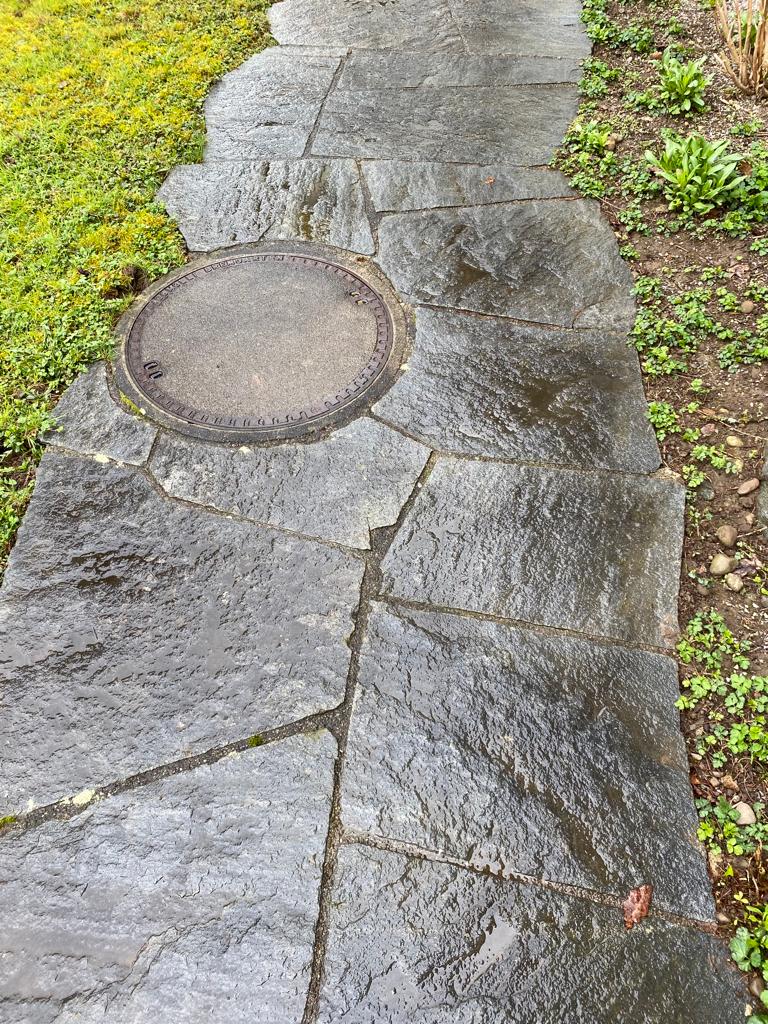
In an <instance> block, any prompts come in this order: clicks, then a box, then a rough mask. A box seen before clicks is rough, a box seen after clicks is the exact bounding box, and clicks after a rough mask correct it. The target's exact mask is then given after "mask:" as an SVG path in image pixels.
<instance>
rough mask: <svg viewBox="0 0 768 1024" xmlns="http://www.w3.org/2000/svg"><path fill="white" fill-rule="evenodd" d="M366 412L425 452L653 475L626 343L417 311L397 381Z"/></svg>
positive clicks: (648, 434) (655, 454)
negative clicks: (412, 336) (405, 365)
mask: <svg viewBox="0 0 768 1024" xmlns="http://www.w3.org/2000/svg"><path fill="white" fill-rule="evenodd" d="M374 411H375V412H376V413H377V414H378V415H380V416H382V417H383V418H384V419H386V420H388V421H390V422H392V423H395V424H397V425H398V426H400V427H402V428H404V429H406V430H408V432H409V433H411V434H413V435H415V436H416V437H418V438H420V439H421V440H422V441H424V442H425V443H426V444H429V445H430V447H432V448H439V449H442V450H443V451H453V452H462V453H465V454H467V455H490V456H497V457H501V458H510V459H520V460H523V461H527V462H548V463H554V464H558V465H572V466H583V467H585V468H587V469H601V468H602V469H625V470H629V471H633V472H640V473H643V472H652V471H653V470H655V469H657V468H658V465H659V450H658V447H657V445H656V439H655V437H654V435H653V431H652V429H651V426H650V424H649V422H648V417H647V415H646V412H647V405H646V401H645V395H644V393H643V385H642V382H641V380H640V373H639V368H638V363H637V355H636V354H635V352H634V351H632V350H631V349H630V348H629V346H628V344H627V338H626V335H623V334H617V333H614V332H607V331H606V332H598V331H552V330H548V329H544V328H537V327H532V326H530V325H518V324H514V323H511V322H509V321H505V320H497V319H486V318H481V317H477V316H467V315H463V314H459V313H448V312H443V311H437V310H426V309H420V310H418V311H417V317H416V340H415V344H414V348H413V352H412V353H411V356H410V358H409V360H408V372H407V373H405V374H403V375H402V377H401V378H400V379H399V381H398V382H397V383H396V384H395V385H394V387H393V388H392V390H391V391H389V392H388V393H387V394H386V395H384V397H383V398H382V399H381V400H380V401H379V402H378V403H377V405H376V406H375V409H374Z"/></svg>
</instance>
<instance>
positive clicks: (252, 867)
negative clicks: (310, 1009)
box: [0, 733, 336, 1024]
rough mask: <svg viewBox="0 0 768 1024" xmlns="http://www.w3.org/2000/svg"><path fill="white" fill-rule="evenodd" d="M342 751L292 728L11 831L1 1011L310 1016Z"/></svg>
mask: <svg viewBox="0 0 768 1024" xmlns="http://www.w3.org/2000/svg"><path fill="white" fill-rule="evenodd" d="M335 753H336V745H335V743H334V741H333V739H332V738H331V736H330V735H329V734H328V733H321V734H319V735H318V736H316V737H313V738H310V737H307V736H300V737H294V738H292V739H288V740H284V741H283V742H280V743H276V744H270V745H269V746H266V747H262V748H261V749H259V750H255V751H249V752H248V753H244V754H240V755H236V756H234V757H228V758H225V759H224V760H223V761H219V762H218V763H216V764H213V765H210V766H204V767H201V768H197V769H196V770H194V771H192V772H185V773H182V774H181V775H176V776H173V777H171V778H169V779H164V780H162V781H159V782H155V783H152V784H150V785H148V786H146V787H144V788H142V789H138V790H133V791H130V792H126V793H123V794H122V795H120V796H116V797H113V798H111V799H109V800H105V801H102V802H99V803H97V804H95V805H94V806H93V807H92V808H89V809H88V810H86V811H84V812H82V813H80V814H78V815H77V816H76V817H75V818H73V819H71V820H70V821H62V822H58V821H51V822H48V823H47V824H45V825H43V826H42V827H40V828H39V829H36V830H34V831H30V832H26V833H23V834H21V835H19V836H13V837H6V838H4V839H2V840H0V875H1V876H2V878H3V880H4V884H3V885H2V886H1V887H0V921H1V922H2V923H0V961H2V963H3V971H2V975H0V1018H2V1020H3V1021H4V1022H6V1024H53V1022H54V1021H55V1022H56V1024H74V1022H75V1021H79V1022H82V1024H89V1022H96V1021H99V1022H105V1024H110V1022H111V1024H139V1022H141V1024H145V1022H148V1021H153V1020H155V1021H161V1020H171V1019H173V1020H180V1021H202V1020H215V1021H224V1020H226V1021H227V1022H246V1021H253V1020H264V1021H266V1020H270V1021H275V1022H280V1024H295V1022H298V1021H299V1020H300V1019H301V1015H302V1012H303V1009H304V1004H305V1001H306V996H307V988H308V984H309V975H310V963H311V958H312V946H313V942H314V931H315V923H316V920H317V913H318V896H319V888H320V874H321V870H322V864H323V853H324V847H325V837H326V829H327V823H328V815H329V812H330V804H331V791H332V786H333V760H334V757H335Z"/></svg>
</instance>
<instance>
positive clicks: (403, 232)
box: [379, 200, 634, 330]
mask: <svg viewBox="0 0 768 1024" xmlns="http://www.w3.org/2000/svg"><path fill="white" fill-rule="evenodd" d="M379 246H380V248H379V263H380V264H381V267H382V269H383V270H384V272H385V273H386V274H388V275H389V277H390V279H391V280H392V282H393V283H394V284H395V286H396V287H397V288H398V289H399V290H400V292H401V294H402V295H403V296H404V297H406V298H408V299H409V300H411V301H413V302H425V303H430V304H434V305H438V306H451V307H454V308H457V309H465V310H471V311H474V312H476V313H491V314H496V315H498V316H508V317H515V318H516V319H518V320H533V321H537V322H539V323H548V324H554V325H557V326H562V327H605V326H610V327H612V328H613V329H614V330H622V329H627V330H628V329H629V328H630V327H631V326H632V324H633V322H634V302H633V300H632V297H631V288H632V279H631V274H630V272H629V269H628V268H627V266H626V264H625V263H623V261H622V260H621V258H620V256H619V251H618V246H617V244H616V237H615V235H614V233H613V231H612V230H611V228H610V225H609V224H608V223H607V221H605V220H604V219H603V217H602V215H601V213H600V207H599V206H598V205H597V204H596V203H593V202H590V201H587V200H576V201H566V200H562V201H553V202H537V201H533V202H530V203H512V204H510V205H509V206H477V207H468V208H466V209H459V210H436V211H434V212H423V213H402V214H393V215H391V216H389V217H385V218H384V220H383V221H382V223H381V227H380V229H379Z"/></svg>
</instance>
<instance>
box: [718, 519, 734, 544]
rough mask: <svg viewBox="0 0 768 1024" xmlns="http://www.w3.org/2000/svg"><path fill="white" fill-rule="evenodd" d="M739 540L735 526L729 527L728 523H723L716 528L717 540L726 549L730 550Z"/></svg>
mask: <svg viewBox="0 0 768 1024" xmlns="http://www.w3.org/2000/svg"><path fill="white" fill-rule="evenodd" d="M738 538H739V531H738V530H737V529H736V527H735V526H731V525H730V524H729V523H724V524H723V525H722V526H720V527H718V530H717V539H718V540H719V541H720V543H721V544H723V545H725V547H727V548H732V547H733V546H734V545H735V543H736V541H737V540H738Z"/></svg>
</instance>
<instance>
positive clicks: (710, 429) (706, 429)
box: [700, 423, 717, 437]
mask: <svg viewBox="0 0 768 1024" xmlns="http://www.w3.org/2000/svg"><path fill="white" fill-rule="evenodd" d="M716 430H717V427H716V426H715V424H714V423H705V424H704V426H703V427H702V428H701V431H700V433H701V434H702V436H703V437H710V436H711V435H712V434H714V433H715V431H716Z"/></svg>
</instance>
